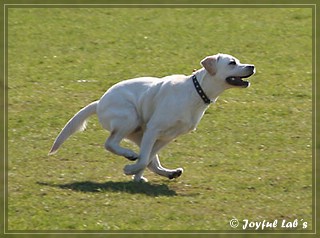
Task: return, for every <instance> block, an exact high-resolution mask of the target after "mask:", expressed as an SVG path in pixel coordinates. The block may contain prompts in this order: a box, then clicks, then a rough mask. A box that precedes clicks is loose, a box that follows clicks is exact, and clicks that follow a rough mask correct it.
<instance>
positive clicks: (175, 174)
mask: <svg viewBox="0 0 320 238" xmlns="http://www.w3.org/2000/svg"><path fill="white" fill-rule="evenodd" d="M182 173H183V169H182V168H178V169H176V170H175V171H174V172H172V173H171V174H169V176H168V178H169V179H174V178H178V177H180V176H181V174H182Z"/></svg>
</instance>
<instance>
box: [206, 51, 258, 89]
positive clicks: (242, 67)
mask: <svg viewBox="0 0 320 238" xmlns="http://www.w3.org/2000/svg"><path fill="white" fill-rule="evenodd" d="M201 65H202V66H203V67H204V68H205V69H206V71H207V72H208V73H209V74H210V75H211V76H212V77H214V78H215V79H217V80H222V81H223V82H224V83H225V84H226V85H227V86H228V87H241V88H247V87H249V86H250V83H249V82H248V81H245V80H243V79H244V78H248V77H250V76H251V75H253V74H254V73H255V67H254V65H252V64H241V63H240V61H239V60H238V59H236V58H235V57H233V56H231V55H227V54H217V55H212V56H207V57H206V58H204V59H203V60H202V61H201Z"/></svg>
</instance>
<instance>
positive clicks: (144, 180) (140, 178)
mask: <svg viewBox="0 0 320 238" xmlns="http://www.w3.org/2000/svg"><path fill="white" fill-rule="evenodd" d="M132 179H133V181H134V182H138V183H147V182H148V179H147V178H145V177H143V176H137V175H133V176H132Z"/></svg>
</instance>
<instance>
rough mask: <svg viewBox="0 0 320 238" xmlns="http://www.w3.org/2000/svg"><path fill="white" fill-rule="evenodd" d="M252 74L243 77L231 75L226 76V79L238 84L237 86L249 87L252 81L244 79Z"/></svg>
mask: <svg viewBox="0 0 320 238" xmlns="http://www.w3.org/2000/svg"><path fill="white" fill-rule="evenodd" d="M251 75H252V74H249V75H247V76H243V77H235V76H230V77H228V78H226V81H227V83H228V84H230V85H232V86H237V87H243V88H247V87H249V86H250V82H248V81H245V80H243V79H244V78H249V77H250V76H251Z"/></svg>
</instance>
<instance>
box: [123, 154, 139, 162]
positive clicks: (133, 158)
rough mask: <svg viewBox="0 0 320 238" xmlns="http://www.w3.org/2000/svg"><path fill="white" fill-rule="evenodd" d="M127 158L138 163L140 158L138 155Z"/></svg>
mask: <svg viewBox="0 0 320 238" xmlns="http://www.w3.org/2000/svg"><path fill="white" fill-rule="evenodd" d="M125 158H127V159H128V160H130V161H136V160H137V159H138V158H139V156H138V155H130V156H126V157H125Z"/></svg>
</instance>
